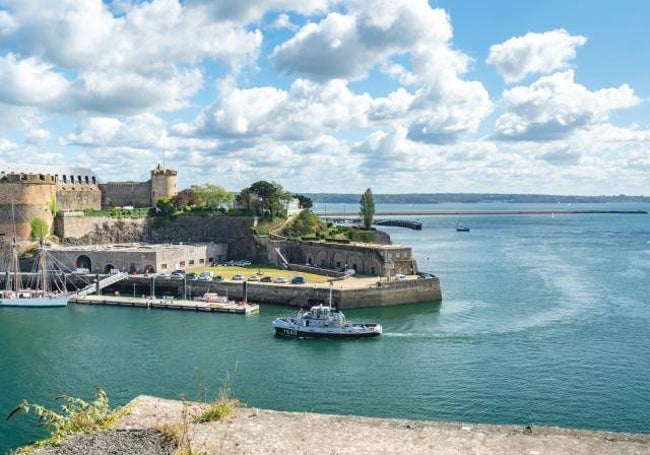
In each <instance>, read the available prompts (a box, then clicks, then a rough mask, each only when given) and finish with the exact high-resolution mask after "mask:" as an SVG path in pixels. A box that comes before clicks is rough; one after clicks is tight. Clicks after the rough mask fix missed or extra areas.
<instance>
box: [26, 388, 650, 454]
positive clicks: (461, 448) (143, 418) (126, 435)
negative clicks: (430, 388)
mask: <svg viewBox="0 0 650 455" xmlns="http://www.w3.org/2000/svg"><path fill="white" fill-rule="evenodd" d="M129 408H130V413H129V414H128V415H126V416H124V417H122V418H121V419H120V420H119V421H118V423H117V429H116V430H112V431H111V432H106V433H104V434H103V435H95V436H84V437H73V438H70V440H69V441H68V443H67V444H65V445H64V446H63V447H61V448H57V449H52V450H53V451H50V449H46V450H43V451H38V452H37V453H40V454H48V455H53V454H81V453H93V454H95V455H103V454H113V453H122V454H130V453H134V454H135V453H146V454H151V455H162V454H168V453H171V448H170V447H169V446H165V445H164V444H161V443H160V441H159V440H157V439H156V435H155V432H152V431H151V430H152V429H154V428H157V427H160V426H161V425H165V424H166V425H179V424H188V431H187V435H188V439H189V440H190V444H191V448H192V450H193V451H194V452H195V453H202V454H216V453H227V454H230V455H244V454H246V455H253V454H260V455H261V454H288V453H291V454H310V455H332V454H340V455H352V454H364V453H382V454H391V455H430V454H437V455H452V454H453V455H457V454H469V453H471V454H478V455H482V454H484V455H491V454H536V455H541V454H554V455H562V454H572V455H594V454H600V455H623V454H626V455H630V454H639V455H640V454H647V453H650V435H647V434H629V433H611V432H604V431H582V430H572V429H566V428H557V427H537V426H534V425H533V426H511V425H478V424H466V423H444V422H434V421H421V420H404V419H382V418H372V417H359V416H340V415H326V414H314V413H306V412H282V411H271V410H265V409H255V408H240V409H237V410H236V411H235V413H234V414H233V415H232V416H230V417H228V418H227V419H225V420H223V421H216V422H207V423H201V424H198V423H192V417H193V416H197V415H199V414H200V413H201V411H202V410H204V409H205V408H206V405H205V404H201V403H191V402H181V401H173V400H165V399H161V398H155V397H150V396H139V397H137V398H136V399H135V400H133V401H132V402H131V403H130V405H129ZM184 416H185V417H184ZM132 433H133V434H132ZM143 447H146V448H147V450H146V451H145V450H143ZM113 449H117V450H118V451H115V450H113Z"/></svg>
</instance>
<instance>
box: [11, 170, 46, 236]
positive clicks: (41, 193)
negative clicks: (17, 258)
mask: <svg viewBox="0 0 650 455" xmlns="http://www.w3.org/2000/svg"><path fill="white" fill-rule="evenodd" d="M54 182H55V179H54V178H53V177H50V176H47V175H45V176H44V175H30V176H18V175H8V176H6V178H5V180H4V181H3V182H2V183H1V185H2V191H0V236H4V238H5V240H8V239H11V237H12V236H13V229H14V228H13V223H12V210H11V206H12V204H13V206H14V217H13V219H14V220H15V226H16V237H17V238H18V240H25V239H29V237H30V234H31V224H30V223H31V221H32V220H33V219H34V218H36V217H40V218H42V219H44V220H45V221H46V222H47V223H48V225H49V227H50V232H51V230H52V225H53V218H52V214H51V213H50V211H49V210H48V203H49V202H50V201H52V200H53V199H54V198H55V195H56V185H55V184H54ZM45 234H49V232H48V233H45Z"/></svg>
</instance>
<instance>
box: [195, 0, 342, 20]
mask: <svg viewBox="0 0 650 455" xmlns="http://www.w3.org/2000/svg"><path fill="white" fill-rule="evenodd" d="M185 3H187V4H188V5H191V6H197V5H200V6H204V7H206V10H207V12H209V13H210V14H211V15H212V16H213V17H215V18H217V19H220V20H227V21H231V20H234V21H239V22H256V21H259V20H261V19H262V17H263V16H264V14H265V13H266V12H268V11H285V12H288V11H293V12H296V13H298V14H302V15H312V14H315V13H322V12H324V11H327V9H328V8H329V5H330V4H331V3H336V0H331V1H330V0H300V1H295V0H246V1H241V0H219V1H214V0H186V2H185Z"/></svg>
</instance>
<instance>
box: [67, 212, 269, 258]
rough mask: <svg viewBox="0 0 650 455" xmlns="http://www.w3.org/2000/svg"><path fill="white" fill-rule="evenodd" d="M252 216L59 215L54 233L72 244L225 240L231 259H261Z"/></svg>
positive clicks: (261, 255)
mask: <svg viewBox="0 0 650 455" xmlns="http://www.w3.org/2000/svg"><path fill="white" fill-rule="evenodd" d="M254 225H255V219H254V218H252V217H231V216H217V217H211V216H193V215H185V216H180V217H178V218H177V219H176V220H175V221H172V222H170V223H165V222H164V221H163V220H161V219H158V218H122V219H116V218H109V217H94V216H93V217H87V216H71V215H66V216H59V217H57V220H56V233H57V235H58V236H59V238H61V239H65V240H66V242H68V243H73V244H84V243H85V244H100V243H123V242H150V243H179V242H187V243H209V242H214V243H227V244H228V245H229V250H228V255H229V257H231V258H242V259H243V258H247V259H255V258H258V257H259V258H263V257H264V256H263V254H262V252H261V250H260V248H259V246H258V245H257V243H256V242H255V240H254V239H253V238H252V235H251V232H252V228H253V226H254Z"/></svg>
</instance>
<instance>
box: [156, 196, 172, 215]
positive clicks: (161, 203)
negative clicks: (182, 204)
mask: <svg viewBox="0 0 650 455" xmlns="http://www.w3.org/2000/svg"><path fill="white" fill-rule="evenodd" d="M175 212H176V209H175V208H174V204H172V201H171V199H170V198H168V197H162V198H160V199H158V202H156V213H157V214H158V215H159V216H162V217H169V216H171V215H173V214H174V213H175Z"/></svg>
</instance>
